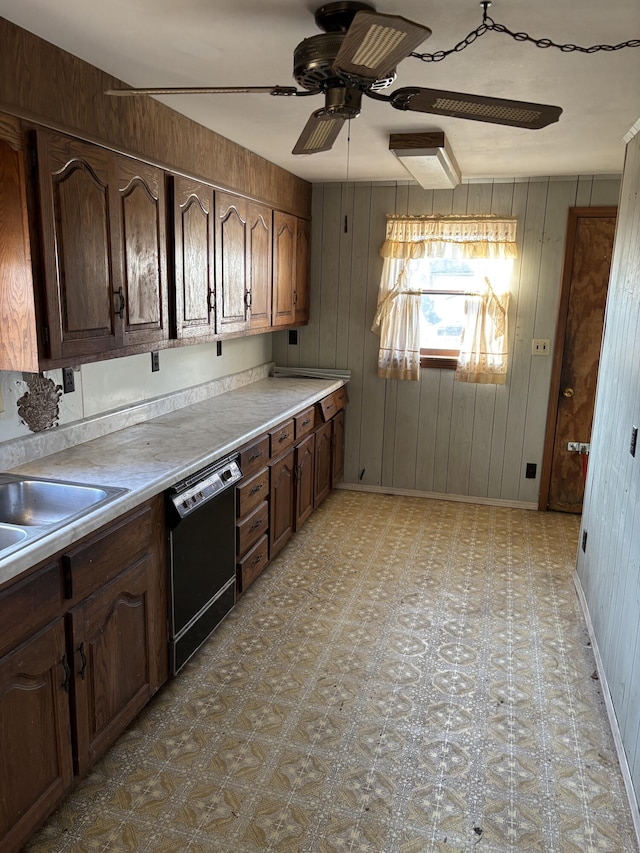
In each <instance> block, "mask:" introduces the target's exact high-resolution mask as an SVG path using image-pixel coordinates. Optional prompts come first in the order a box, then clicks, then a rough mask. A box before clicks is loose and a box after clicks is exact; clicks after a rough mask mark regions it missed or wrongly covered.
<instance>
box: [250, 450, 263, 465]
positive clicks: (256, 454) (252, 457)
mask: <svg viewBox="0 0 640 853" xmlns="http://www.w3.org/2000/svg"><path fill="white" fill-rule="evenodd" d="M263 456H264V453H263V452H262V451H261V452H260V453H254V454H253V456H250V457H249V462H255V461H256V459H261V458H262V457H263Z"/></svg>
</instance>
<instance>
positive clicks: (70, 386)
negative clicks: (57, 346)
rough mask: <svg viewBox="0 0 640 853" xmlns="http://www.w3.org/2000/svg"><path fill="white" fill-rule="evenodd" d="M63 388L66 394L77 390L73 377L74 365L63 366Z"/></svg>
mask: <svg viewBox="0 0 640 853" xmlns="http://www.w3.org/2000/svg"><path fill="white" fill-rule="evenodd" d="M62 390H63V391H64V393H65V394H70V393H71V392H72V391H75V390H76V382H75V379H74V378H73V367H63V368H62Z"/></svg>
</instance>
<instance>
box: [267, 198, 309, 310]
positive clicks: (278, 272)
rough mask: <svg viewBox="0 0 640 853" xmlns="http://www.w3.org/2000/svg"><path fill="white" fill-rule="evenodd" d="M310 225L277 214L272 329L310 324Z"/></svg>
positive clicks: (274, 234) (294, 217)
mask: <svg viewBox="0 0 640 853" xmlns="http://www.w3.org/2000/svg"><path fill="white" fill-rule="evenodd" d="M309 226H310V223H308V222H307V221H306V220H304V219H299V218H298V217H296V216H292V215H291V214H289V213H281V212H280V211H275V212H274V214H273V318H272V325H273V326H274V327H278V326H293V325H295V324H303V323H306V322H308V320H309V260H310V227H309Z"/></svg>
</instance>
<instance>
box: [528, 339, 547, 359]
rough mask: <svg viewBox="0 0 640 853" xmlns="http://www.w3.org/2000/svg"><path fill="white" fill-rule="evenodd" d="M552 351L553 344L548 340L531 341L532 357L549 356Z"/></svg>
mask: <svg viewBox="0 0 640 853" xmlns="http://www.w3.org/2000/svg"><path fill="white" fill-rule="evenodd" d="M550 351H551V342H550V341H549V339H548V338H534V339H533V340H532V341H531V354H532V355H549V353H550Z"/></svg>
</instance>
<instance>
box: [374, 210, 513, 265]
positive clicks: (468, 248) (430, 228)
mask: <svg viewBox="0 0 640 853" xmlns="http://www.w3.org/2000/svg"><path fill="white" fill-rule="evenodd" d="M516 224H517V223H516V220H515V219H499V218H497V217H494V216H396V215H391V214H389V215H388V216H387V235H386V239H385V241H384V243H383V244H382V248H381V249H380V254H381V255H382V257H383V258H401V259H404V260H410V259H416V258H425V257H428V258H446V257H457V258H502V259H509V258H516V257H517V256H518V250H517V247H516Z"/></svg>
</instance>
